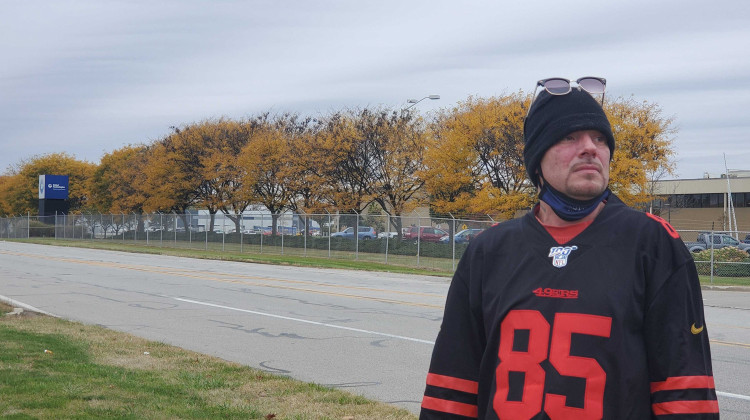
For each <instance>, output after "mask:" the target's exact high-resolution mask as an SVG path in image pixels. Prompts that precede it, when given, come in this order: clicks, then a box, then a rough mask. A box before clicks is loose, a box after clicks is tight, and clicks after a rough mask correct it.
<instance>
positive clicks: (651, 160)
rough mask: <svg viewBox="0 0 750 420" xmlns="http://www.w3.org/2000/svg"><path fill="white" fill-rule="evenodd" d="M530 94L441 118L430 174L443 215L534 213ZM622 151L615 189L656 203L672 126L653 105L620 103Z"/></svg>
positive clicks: (434, 203) (614, 117) (616, 115)
mask: <svg viewBox="0 0 750 420" xmlns="http://www.w3.org/2000/svg"><path fill="white" fill-rule="evenodd" d="M529 99H530V96H529V95H526V94H523V93H521V92H519V93H516V94H511V95H505V96H500V97H494V98H489V99H481V98H473V97H469V98H468V99H467V100H466V101H464V102H461V103H459V105H458V106H456V107H455V108H453V109H452V110H449V111H444V112H443V113H441V114H439V115H438V117H437V118H436V121H435V124H434V127H433V133H434V134H433V138H432V140H431V142H430V146H429V147H428V150H427V152H426V156H427V158H426V160H425V162H426V166H427V168H426V169H425V170H424V171H423V177H424V179H425V187H426V191H427V194H428V196H429V203H430V205H431V207H432V209H434V211H436V212H442V213H448V212H451V213H453V214H456V213H458V214H467V213H494V214H499V215H500V216H501V217H503V218H510V217H513V216H514V215H515V214H516V212H517V211H519V210H522V209H525V208H528V207H529V206H530V205H531V204H532V203H533V202H534V201H535V195H536V190H535V189H534V188H533V186H532V185H531V184H530V182H528V181H527V179H526V173H525V168H524V166H523V146H524V141H523V118H524V116H525V115H526V109H527V107H528V102H529ZM605 112H606V113H607V115H608V117H609V119H610V122H611V124H612V131H613V134H614V136H615V141H616V143H617V147H616V150H615V155H614V156H613V160H612V163H611V168H610V187H611V188H612V190H613V191H614V192H615V193H616V194H618V196H620V197H621V198H622V199H623V201H624V202H626V203H627V204H629V205H636V206H637V205H640V204H643V203H645V202H648V201H649V200H651V199H652V193H651V190H650V188H649V187H650V185H652V183H653V181H655V180H656V176H657V175H659V174H661V175H663V174H667V173H671V170H672V168H673V164H672V162H671V160H670V159H671V157H672V154H673V151H672V149H671V141H672V140H671V136H672V135H673V134H674V132H675V131H674V129H672V128H671V123H672V120H671V119H669V118H664V117H662V115H661V110H660V108H659V107H658V106H657V105H655V104H652V103H648V102H645V101H644V102H640V103H639V102H636V101H635V100H633V99H632V98H631V99H623V98H617V99H615V100H610V101H609V102H607V103H605Z"/></svg>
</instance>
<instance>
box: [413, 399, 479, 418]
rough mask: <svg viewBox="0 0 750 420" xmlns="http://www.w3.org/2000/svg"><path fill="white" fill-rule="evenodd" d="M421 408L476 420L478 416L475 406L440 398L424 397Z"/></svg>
mask: <svg viewBox="0 0 750 420" xmlns="http://www.w3.org/2000/svg"><path fill="white" fill-rule="evenodd" d="M422 408H427V409H430V410H435V411H442V412H443V413H449V414H457V415H459V416H465V417H472V418H477V416H478V415H479V411H478V409H477V406H476V405H471V404H464V403H460V402H455V401H448V400H441V399H440V398H432V397H428V396H425V397H424V398H423V399H422Z"/></svg>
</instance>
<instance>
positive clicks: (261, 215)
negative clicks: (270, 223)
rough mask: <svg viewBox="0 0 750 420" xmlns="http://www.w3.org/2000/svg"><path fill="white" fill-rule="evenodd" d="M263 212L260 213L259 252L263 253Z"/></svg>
mask: <svg viewBox="0 0 750 420" xmlns="http://www.w3.org/2000/svg"><path fill="white" fill-rule="evenodd" d="M264 219H265V214H263V212H261V213H260V253H261V254H263V235H265V233H266V226H265V224H266V222H265V221H264Z"/></svg>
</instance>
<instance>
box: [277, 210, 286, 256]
mask: <svg viewBox="0 0 750 420" xmlns="http://www.w3.org/2000/svg"><path fill="white" fill-rule="evenodd" d="M279 219H281V255H284V215H283V214H279ZM276 230H277V231H278V230H279V223H278V222H276Z"/></svg>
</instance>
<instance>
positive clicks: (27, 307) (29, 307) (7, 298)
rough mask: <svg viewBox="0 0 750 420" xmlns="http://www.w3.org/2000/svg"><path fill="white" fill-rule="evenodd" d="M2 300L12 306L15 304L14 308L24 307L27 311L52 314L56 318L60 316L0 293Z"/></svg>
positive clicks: (0, 300) (0, 299)
mask: <svg viewBox="0 0 750 420" xmlns="http://www.w3.org/2000/svg"><path fill="white" fill-rule="evenodd" d="M0 302H3V303H6V304H8V305H10V306H13V307H14V308H22V309H24V310H26V311H29V312H37V313H40V314H44V315H47V316H51V317H54V318H60V317H59V316H57V315H54V314H51V313H49V312H46V311H43V310H41V309H39V308H35V307H33V306H31V305H27V304H25V303H23V302H19V301H17V300H13V299H11V298H9V297H7V296H3V295H0Z"/></svg>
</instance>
